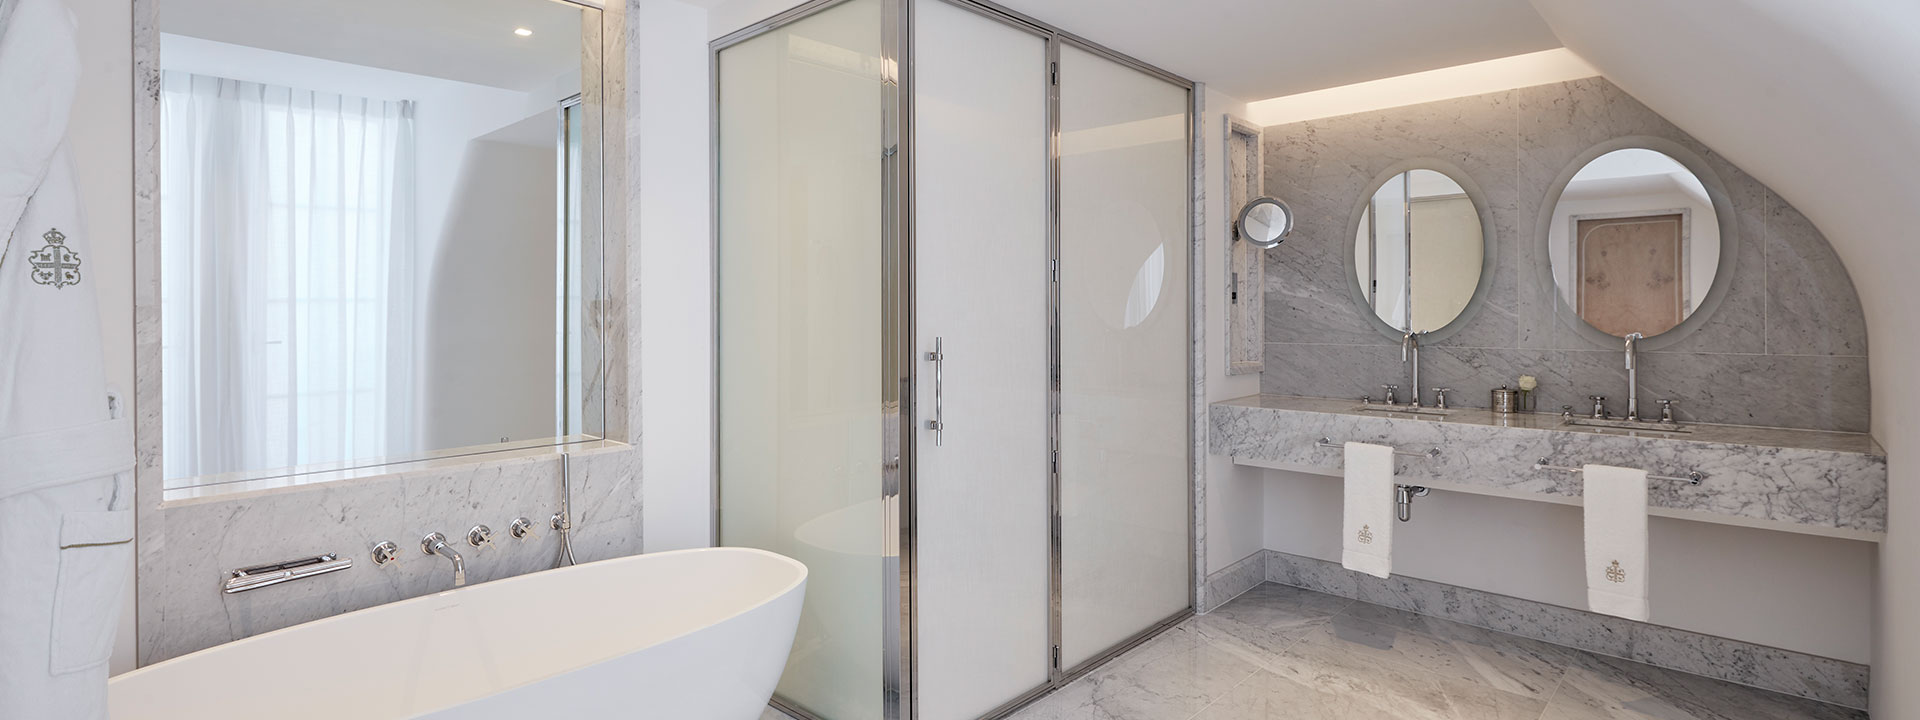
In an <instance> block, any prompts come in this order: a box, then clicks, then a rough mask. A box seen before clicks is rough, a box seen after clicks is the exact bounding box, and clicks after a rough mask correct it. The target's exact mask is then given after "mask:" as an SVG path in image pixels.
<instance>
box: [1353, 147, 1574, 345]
mask: <svg viewBox="0 0 1920 720" xmlns="http://www.w3.org/2000/svg"><path fill="white" fill-rule="evenodd" d="M1414 170H1432V171H1434V172H1437V173H1440V174H1442V175H1445V176H1447V178H1448V179H1450V180H1452V181H1454V183H1456V184H1458V185H1459V186H1460V188H1461V189H1463V190H1465V191H1466V192H1467V199H1468V200H1471V201H1473V211H1474V214H1476V215H1478V216H1479V217H1480V250H1481V256H1480V282H1479V283H1478V284H1476V285H1475V286H1474V288H1473V297H1472V298H1470V299H1468V300H1467V306H1466V307H1464V308H1461V310H1460V314H1459V315H1457V316H1455V317H1454V318H1453V321H1452V322H1449V323H1447V324H1446V325H1443V326H1441V327H1440V328H1438V329H1435V330H1430V331H1427V332H1424V333H1421V339H1422V340H1424V341H1427V342H1432V341H1435V340H1445V339H1447V338H1448V337H1450V336H1452V335H1453V334H1454V333H1457V332H1460V329H1461V328H1464V327H1466V326H1467V323H1469V322H1472V321H1473V317H1474V316H1475V315H1478V314H1479V312H1480V306H1482V305H1485V304H1486V302H1487V289H1488V288H1490V287H1492V286H1493V276H1494V275H1495V274H1496V273H1495V270H1496V265H1495V263H1496V261H1497V260H1498V259H1499V257H1500V255H1499V248H1498V247H1496V245H1497V243H1498V239H1499V238H1498V236H1497V235H1496V234H1495V233H1494V224H1493V210H1492V205H1491V204H1490V203H1488V202H1487V193H1486V191H1484V190H1482V189H1480V184H1479V183H1478V182H1475V181H1474V179H1473V176H1472V175H1469V174H1468V173H1467V171H1466V170H1462V169H1461V168H1460V166H1458V165H1455V164H1453V163H1450V162H1447V161H1445V160H1441V159H1439V158H1432V157H1420V158H1411V159H1407V160H1402V161H1400V162H1397V163H1394V164H1393V165H1392V166H1389V167H1388V168H1387V169H1386V170H1383V171H1381V172H1380V173H1379V174H1377V175H1374V176H1373V179H1371V180H1368V181H1367V187H1366V190H1365V192H1364V193H1363V194H1362V195H1361V196H1360V200H1359V201H1358V202H1356V203H1354V205H1353V210H1352V211H1351V212H1349V213H1347V223H1346V224H1345V225H1343V226H1341V227H1343V228H1345V230H1346V232H1345V233H1344V234H1343V235H1341V237H1340V242H1339V246H1340V258H1341V261H1340V267H1341V268H1342V269H1344V271H1345V272H1346V280H1347V295H1348V297H1350V298H1352V299H1353V306H1354V307H1355V308H1357V309H1358V310H1359V312H1360V316H1361V317H1363V318H1366V322H1367V323H1369V324H1371V325H1372V326H1373V329H1374V330H1376V331H1378V332H1379V333H1380V334H1381V335H1383V336H1385V337H1386V338H1387V339H1389V340H1392V341H1394V342H1396V343H1397V342H1400V339H1401V337H1402V336H1403V335H1405V334H1406V331H1404V330H1401V329H1400V328H1396V327H1394V326H1392V325H1389V324H1387V321H1385V320H1381V319H1380V316H1379V315H1376V314H1374V312H1373V306H1372V304H1370V303H1368V302H1367V292H1366V289H1365V288H1362V287H1360V261H1359V259H1358V258H1355V257H1354V252H1353V239H1354V237H1355V236H1357V235H1358V234H1359V233H1360V218H1361V216H1362V215H1363V214H1364V213H1365V212H1366V211H1367V207H1368V206H1369V204H1370V201H1372V200H1373V194H1374V193H1375V192H1377V191H1379V189H1380V186H1382V185H1385V184H1386V183H1387V181H1389V180H1392V179H1393V178H1395V177H1397V176H1399V175H1400V174H1401V173H1406V172H1411V171H1414ZM1549 219H1551V218H1549Z"/></svg>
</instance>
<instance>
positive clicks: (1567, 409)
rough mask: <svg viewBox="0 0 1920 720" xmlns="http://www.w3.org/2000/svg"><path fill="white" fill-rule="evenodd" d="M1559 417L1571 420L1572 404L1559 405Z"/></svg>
mask: <svg viewBox="0 0 1920 720" xmlns="http://www.w3.org/2000/svg"><path fill="white" fill-rule="evenodd" d="M1560 419H1562V420H1572V419H1573V406H1572V405H1561V406H1560Z"/></svg>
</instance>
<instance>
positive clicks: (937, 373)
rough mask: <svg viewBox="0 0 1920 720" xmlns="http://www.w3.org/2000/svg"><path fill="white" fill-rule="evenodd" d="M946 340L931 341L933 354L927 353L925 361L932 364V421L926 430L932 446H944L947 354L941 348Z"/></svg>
mask: <svg viewBox="0 0 1920 720" xmlns="http://www.w3.org/2000/svg"><path fill="white" fill-rule="evenodd" d="M945 342H946V338H941V337H936V338H934V339H933V352H930V353H927V359H928V360H930V361H932V362H933V419H931V420H928V421H927V429H928V430H932V431H933V445H934V447H939V446H941V445H944V444H946V437H945V435H946V430H947V422H946V417H947V399H946V398H947V387H946V386H947V353H946V351H945V350H944V349H943V348H942V346H943V345H944V344H945Z"/></svg>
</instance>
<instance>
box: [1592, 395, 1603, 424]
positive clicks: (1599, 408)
mask: <svg viewBox="0 0 1920 720" xmlns="http://www.w3.org/2000/svg"><path fill="white" fill-rule="evenodd" d="M1587 399H1588V400H1591V401H1593V419H1595V420H1605V419H1607V396H1605V395H1588V396H1587Z"/></svg>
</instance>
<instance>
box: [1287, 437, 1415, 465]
mask: <svg viewBox="0 0 1920 720" xmlns="http://www.w3.org/2000/svg"><path fill="white" fill-rule="evenodd" d="M1313 446H1314V447H1320V448H1334V449H1339V450H1344V449H1346V447H1347V446H1346V445H1343V444H1341V443H1337V442H1334V441H1333V439H1332V438H1320V439H1319V440H1316V441H1314V443H1313ZM1393 454H1395V455H1399V456H1400V457H1417V458H1426V459H1428V460H1438V459H1440V448H1427V449H1426V451H1425V452H1407V451H1405V450H1401V449H1399V448H1394V449H1393Z"/></svg>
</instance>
